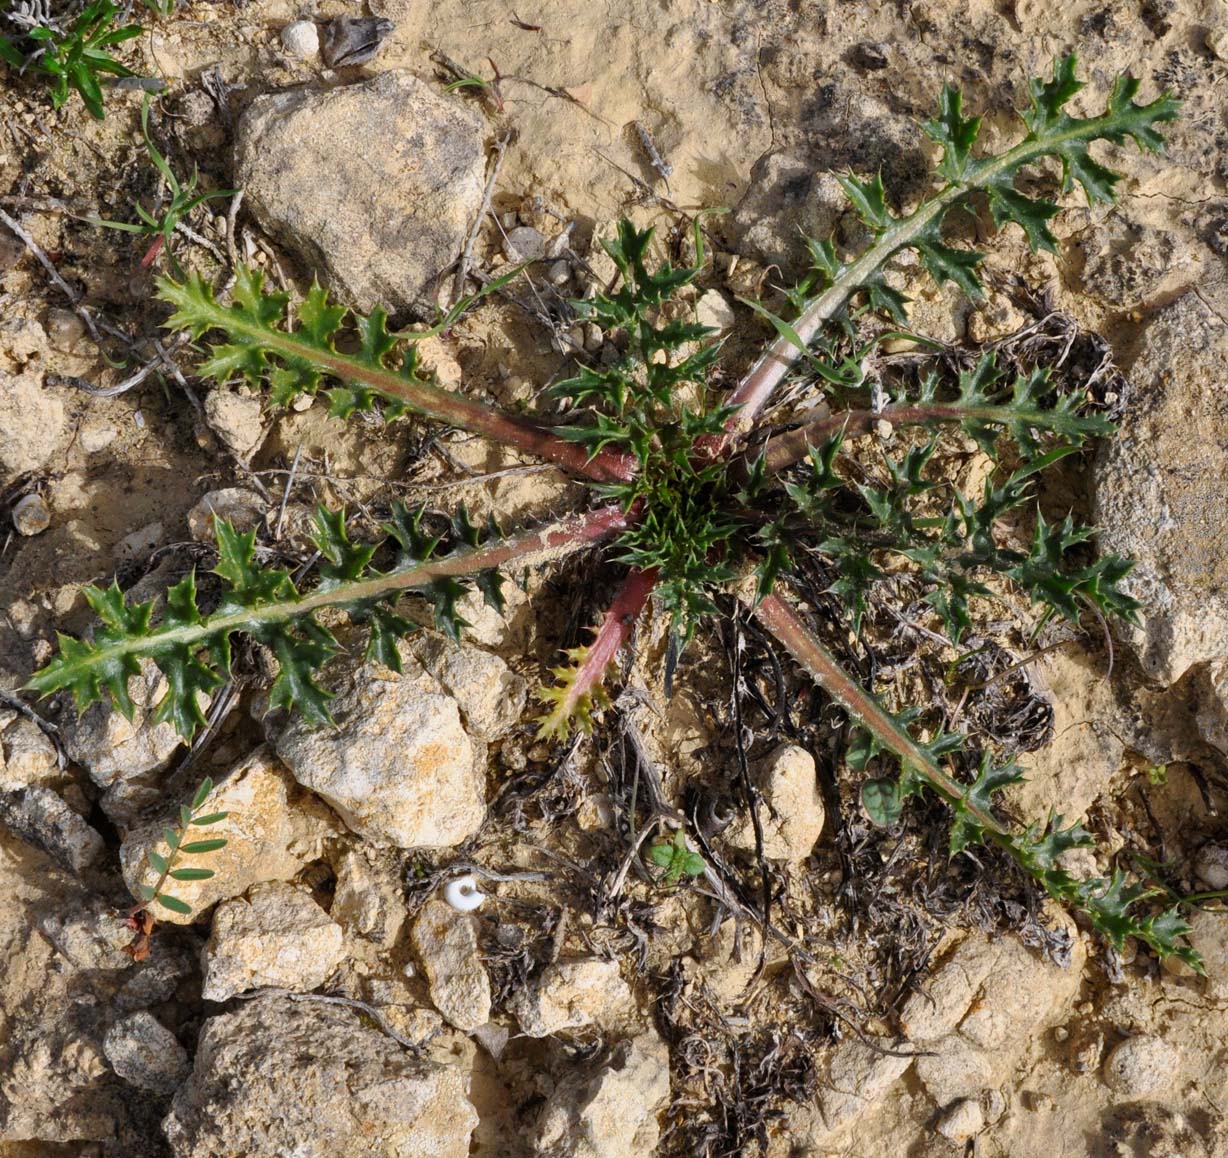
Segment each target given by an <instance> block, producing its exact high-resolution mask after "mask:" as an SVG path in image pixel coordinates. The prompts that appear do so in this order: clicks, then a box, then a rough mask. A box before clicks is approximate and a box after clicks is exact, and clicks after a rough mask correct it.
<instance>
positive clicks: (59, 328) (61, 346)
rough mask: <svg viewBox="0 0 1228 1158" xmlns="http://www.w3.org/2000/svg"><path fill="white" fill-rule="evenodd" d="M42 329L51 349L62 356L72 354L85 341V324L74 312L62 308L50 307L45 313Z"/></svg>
mask: <svg viewBox="0 0 1228 1158" xmlns="http://www.w3.org/2000/svg"><path fill="white" fill-rule="evenodd" d="M44 329H45V330H46V333H47V340H48V341H49V342H50V343H51V345H52V347H53V348H54V349H56V350H59V351H60V353H62V354H71V353H73V352H74V351H75V350H76V348H77V347H78V346H79V345H80V344H81V343H82V342H83V341H84V340H85V323H84V322H83V321H82V320H81V318H80V316H79V315H78V314H77V313H76V312H74V311H73V310H66V309H64V308H63V307H62V306H52V308H51V309H49V310H48V311H47V324H46V326H45V327H44Z"/></svg>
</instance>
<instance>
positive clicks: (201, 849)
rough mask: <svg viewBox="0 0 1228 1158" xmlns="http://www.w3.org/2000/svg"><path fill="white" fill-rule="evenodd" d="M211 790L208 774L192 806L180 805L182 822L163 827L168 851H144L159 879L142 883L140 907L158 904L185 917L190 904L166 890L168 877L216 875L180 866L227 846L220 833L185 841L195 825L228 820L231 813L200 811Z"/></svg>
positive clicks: (183, 878)
mask: <svg viewBox="0 0 1228 1158" xmlns="http://www.w3.org/2000/svg"><path fill="white" fill-rule="evenodd" d="M212 791H213V781H212V780H211V779H209V777H205V779H204V780H203V781H202V782H201V785H200V787H199V788H197V789H196V795H195V796H193V797H192V803H191V805H187V804H181V805H180V806H179V823H178V824H177V825H175V826H174V827H173V828H171V827H167V828H164V829H163V830H162V843H163V844H165V845H166V852H165V853H161V852H157V851H156V850H154V849H150V850H149V852H148V853H146V854H145V859H146V860H147V861H148V862H149V866H150V868H152V869H153V870H154V872H156V873H158V879H157V881H156V882H155V883H154V884H152V885H141V886H140V888H139V890H138V892H139V893H140V897H141V902H142V903H141V905H139V906H138V908H144V907H145V905H150V904H158V905H161V906H162V907H163V908H164V909H169V910H170V911H171V912H172V913H179V914H180V916H185V917H186V916H187V915H188V914H189V913H191V911H192V907H191V906H190V905H188V904H187V903H186V902H184V901H181V900H180V899H179V898H178V897H176V896H173V895H171V894H170V893H167V892H165V891H164V890H165V888H166V883H167V881H168V880H172V881H207V880H208V879H209V878H210V877H211V876H213V875H214V874H213V870H212V869H206V868H179V867H177V866H178V864H179V861H180V859H181V858H182V857H185V856H203V855H204V854H205V853H209V852H216V851H217V850H218V849H219V848H224V847H225V845H226V838H225V837H221V836H217V837H210V838H208V839H205V840H185V838H186V837H187V835H188V833H189V831H190V830H191V829H192V828H205V827H207V826H208V825H211V824H217V823H218V821H221V820H225V819H226V817H227V816H229V815H230V813H228V812H210V813H207V814H201V812H200V810H201V809H202V808H203V807H204V804H205V801H206V800H208V799H209V793H211V792H212Z"/></svg>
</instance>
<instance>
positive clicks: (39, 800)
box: [0, 784, 105, 873]
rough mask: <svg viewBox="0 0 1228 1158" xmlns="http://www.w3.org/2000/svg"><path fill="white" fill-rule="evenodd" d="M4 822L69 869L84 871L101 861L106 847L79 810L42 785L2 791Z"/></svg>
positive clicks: (0, 813) (0, 811) (0, 820)
mask: <svg viewBox="0 0 1228 1158" xmlns="http://www.w3.org/2000/svg"><path fill="white" fill-rule="evenodd" d="M0 823H3V824H5V825H7V826H8V828H9V829H10V830H11V831H12V832H13V833H14V834H15V835H17V836H19V837H21V838H22V839H23V840H28V841H30V842H31V843H32V844H36V845H38V847H39V848H41V849H43V850H44V851H45V852H48V853H50V854H51V856H52V857H53V858H54V859H55V860H56V862H57V863H58V864H60V865H62V866H63V867H64V868H66V869H68V870H69V872H74V873H81V872H84V871H85V869H87V868H89V867H90V865H92V864H93V863H94V862H95V861H97V860H98V858H99V857H100V856H101V855H102V852H103V848H104V847H105V846H104V844H103V839H102V837H101V836H99V834H98V833H97V832H95V831H94V829H92V828H91V827H90V826H89V825H88V824H87V823H86V822H85V821H84V820H83V819H82V817H81V814H80V813H79V812H74V811H73V809H71V808H69V806H68V804H67V803H66V802H65V801H64V799H63V797H61V796H60V795H59V794H58V793H56V792H53V791H52V790H51V789H50V788H47V787H45V786H43V785H41V784H35V785H31V786H30V787H29V788H22V789H19V790H18V791H16V792H6V793H0Z"/></svg>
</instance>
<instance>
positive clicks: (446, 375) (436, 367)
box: [415, 334, 465, 386]
mask: <svg viewBox="0 0 1228 1158" xmlns="http://www.w3.org/2000/svg"><path fill="white" fill-rule="evenodd" d="M415 345H416V346H417V350H418V357H419V358H421V359H422V365H423V367H424V368H425V369H426V370H427V371H429V372H430V373H433V374H434V375H435V377H436V378H438V379H439V381H440V383H441V384H442V385H444V386H459V385H460V384H461V383H462V381H463V380H464V377H465V372H464V370H462V369H461V364H460V362H458V361H457V359H456V351H455V349H454V347H453V345H452V343H451V342H448V341H445V340H444V339H443V338H441V337H439V335H438V334H436V335H435V336H434V337H431V338H424V339H423V340H422V341H421V342H417V343H415Z"/></svg>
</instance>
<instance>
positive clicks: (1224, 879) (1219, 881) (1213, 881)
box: [1194, 842, 1228, 889]
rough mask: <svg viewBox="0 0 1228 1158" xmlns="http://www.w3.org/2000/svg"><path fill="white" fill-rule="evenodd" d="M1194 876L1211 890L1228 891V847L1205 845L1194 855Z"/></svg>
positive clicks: (1209, 843)
mask: <svg viewBox="0 0 1228 1158" xmlns="http://www.w3.org/2000/svg"><path fill="white" fill-rule="evenodd" d="M1194 875H1195V876H1196V877H1198V879H1199V880H1200V881H1201V882H1202V883H1203V884H1204V885H1206V886H1207V888H1209V889H1228V845H1225V844H1214V843H1211V842H1208V843H1207V844H1204V845H1203V846H1202V848H1200V849H1199V850H1198V851H1197V852H1196V853H1195V854H1194Z"/></svg>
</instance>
